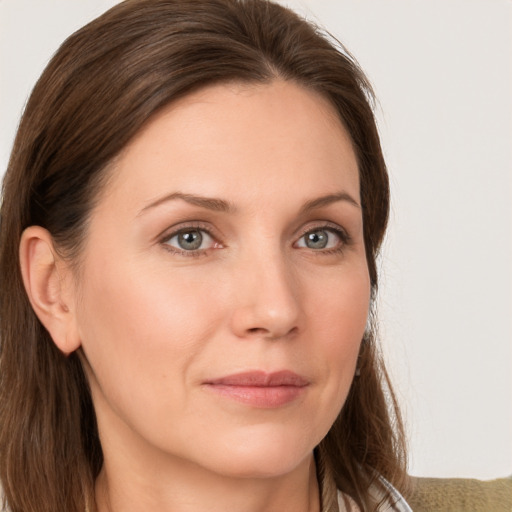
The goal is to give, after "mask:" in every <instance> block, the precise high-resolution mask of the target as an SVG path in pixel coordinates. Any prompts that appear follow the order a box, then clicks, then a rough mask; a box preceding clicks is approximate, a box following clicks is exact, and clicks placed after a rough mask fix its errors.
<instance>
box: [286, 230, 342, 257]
mask: <svg viewBox="0 0 512 512" xmlns="http://www.w3.org/2000/svg"><path fill="white" fill-rule="evenodd" d="M344 242H345V237H344V235H343V233H342V232H341V231H339V230H336V229H333V228H327V227H322V228H317V229H312V230H310V231H308V232H307V233H305V234H304V235H302V236H301V237H300V238H299V240H298V241H297V243H296V247H303V248H307V249H313V250H316V251H319V250H325V249H337V248H341V247H342V246H343V243H344Z"/></svg>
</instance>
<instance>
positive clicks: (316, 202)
mask: <svg viewBox="0 0 512 512" xmlns="http://www.w3.org/2000/svg"><path fill="white" fill-rule="evenodd" d="M338 201H346V202H347V203H349V204H351V205H353V206H355V207H356V208H361V205H360V204H359V203H358V202H357V201H356V200H355V199H354V198H353V197H352V196H351V195H350V194H347V192H338V193H336V194H329V195H327V196H322V197H318V198H317V199H312V200H311V201H308V202H307V203H306V204H305V205H304V206H303V207H302V208H301V210H300V212H301V213H302V214H304V213H308V212H310V211H311V210H316V209H318V208H322V207H324V206H329V205H330V204H332V203H337V202H338Z"/></svg>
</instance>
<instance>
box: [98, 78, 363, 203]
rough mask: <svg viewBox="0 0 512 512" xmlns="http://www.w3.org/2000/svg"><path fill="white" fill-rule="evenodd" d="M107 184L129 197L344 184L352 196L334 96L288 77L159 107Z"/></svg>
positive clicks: (350, 157)
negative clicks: (333, 100) (290, 80)
mask: <svg viewBox="0 0 512 512" xmlns="http://www.w3.org/2000/svg"><path fill="white" fill-rule="evenodd" d="M109 181H110V182H109V184H108V185H107V186H106V189H107V190H105V192H106V194H107V195H108V196H110V197H111V198H112V195H117V196H119V195H124V200H125V203H126V204H138V205H139V206H143V203H144V202H151V201H152V200H154V199H155V198H156V197H157V196H158V195H160V194H162V193H163V192H166V191H168V192H173V191H180V192H185V193H197V194H202V195H205V196H211V197H214V196H215V197H218V196H224V195H227V196H233V195H234V196H238V197H239V198H240V199H241V200H242V199H243V197H244V196H247V198H248V199H250V198H251V197H252V196H253V195H254V194H259V195H260V197H261V198H263V196H264V195H265V193H266V192H271V191H280V192H281V193H282V194H283V195H282V198H283V200H285V199H286V198H287V197H289V196H290V195H291V194H293V193H295V194H296V195H297V196H311V195H315V194H317V193H318V194H324V193H326V192H327V193H328V192H330V191H332V190H330V189H339V188H343V189H348V191H350V192H351V193H352V194H353V195H354V196H355V197H356V198H357V199H358V198H359V176H358V166H357V161H356V156H355V154H354V151H353V148H352V143H351V140H350V137H349V135H348V133H347V131H346V130H345V128H344V127H343V125H342V123H341V121H340V119H339V116H338V114H337V112H336V110H335V109H334V107H333V106H332V105H331V103H330V102H329V101H328V100H327V99H326V98H324V97H323V96H321V95H320V94H319V93H316V92H313V91H311V90H308V89H305V88H303V87H300V86H298V85H296V84H294V83H291V82H284V81H275V82H271V83H269V84H257V85H255V84H222V85H215V86H210V87H207V88H204V89H202V90H199V91H197V92H195V93H193V94H190V95H188V96H186V97H184V98H182V99H180V100H178V101H176V102H175V103H173V104H171V105H170V106H168V107H167V108H165V109H164V110H163V111H161V112H159V113H158V114H157V115H156V116H155V117H154V118H153V119H151V121H150V122H148V123H147V125H146V126H145V127H144V128H143V129H142V130H141V131H140V132H139V133H138V135H137V136H136V137H135V138H134V139H133V140H132V141H131V142H130V143H129V144H128V146H127V147H126V148H125V149H124V150H123V151H122V153H121V154H120V155H119V157H118V158H117V159H116V162H115V165H114V166H113V168H112V175H111V180H109Z"/></svg>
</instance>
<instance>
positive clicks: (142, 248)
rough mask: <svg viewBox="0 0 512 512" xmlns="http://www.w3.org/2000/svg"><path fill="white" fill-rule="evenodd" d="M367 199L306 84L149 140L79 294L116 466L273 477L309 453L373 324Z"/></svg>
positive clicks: (222, 109) (286, 86) (101, 210)
mask: <svg viewBox="0 0 512 512" xmlns="http://www.w3.org/2000/svg"><path fill="white" fill-rule="evenodd" d="M359 204H360V197H359V179H358V168H357V163H356V158H355V155H354V151H353V149H352V147H351V142H350V140H349V136H348V135H347V132H346V130H345V129H344V128H343V127H342V125H341V123H340V122H339V121H338V119H337V117H336V113H335V112H334V110H333V108H332V107H331V106H330V105H329V104H328V102H327V101H326V100H324V99H323V98H322V97H320V96H318V95H316V94H315V93H312V92H310V91H307V90H304V89H302V88H300V87H298V86H297V85H294V84H292V83H286V82H281V81H276V82H273V83H271V84H267V85H219V86H214V87H209V88H206V89H204V90H201V91H200V92H197V93H194V94H192V95H189V96H188V97H186V98H184V99H182V100H180V101H178V102H177V103H174V104H173V105H171V106H170V107H168V108H167V109H166V110H165V111H164V112H162V113H160V114H159V115H158V116H157V117H156V118H155V119H153V120H152V121H151V122H150V123H149V124H148V125H147V126H146V127H145V128H144V129H143V130H142V131H141V132H140V133H139V134H138V136H137V137H136V138H135V139H134V140H133V141H132V142H131V143H130V144H129V145H128V146H127V147H126V149H125V150H124V151H123V153H122V154H121V156H120V158H119V159H118V160H117V161H116V163H115V165H114V166H113V168H112V170H111V179H110V181H109V182H108V184H107V185H106V187H105V189H104V190H103V191H102V192H101V194H100V197H99V200H98V203H97V205H96V206H95V208H94V210H93V212H92V217H91V222H90V225H89V231H88V238H87V241H86V246H85V250H84V254H83V265H82V268H81V274H80V276H81V278H80V285H79V289H78V290H77V304H78V309H77V313H76V324H77V332H78V336H79V338H80V343H81V345H82V347H83V350H84V353H85V357H86V359H87V364H86V370H87V374H88V377H89V380H90V383H91V389H92V394H93V400H94V404H95V408H96V412H97V416H98V424H99V429H100V436H101V439H102V443H103V448H104V451H105V459H106V461H108V458H109V454H111V453H112V454H113V453H117V454H118V455H119V454H120V453H122V454H123V455H122V456H123V457H124V458H125V459H126V461H127V463H128V462H130V461H133V460H135V459H136V460H137V461H138V462H139V463H140V462H141V461H144V460H145V461H155V460H161V461H164V460H165V461H167V462H169V463H172V462H173V461H174V462H177V461H180V463H183V462H184V461H188V462H192V463H194V464H196V465H198V467H201V468H204V469H206V470H209V471H213V472H215V473H218V474H223V475H242V476H271V475H278V474H283V473H286V472H287V471H291V470H292V469H293V468H295V467H297V466H298V464H300V462H301V461H304V460H306V458H307V457H308V455H310V454H311V450H312V449H313V448H314V447H315V445H317V444H318V443H319V441H320V440H321V439H322V438H323V437H324V436H325V434H326V433H327V431H328V430H329V428H330V426H331V425H332V423H333V421H334V420H335V418H336V416H337V414H338V413H339V411H340V409H341V407H342V405H343V403H344V401H345V398H346V396H347V393H348V390H349V387H350V384H351V382H352V379H353V375H354V370H355V365H356V360H357V355H358V350H359V345H360V341H361V338H362V336H363V332H364V329H365V325H366V320H367V314H368V305H369V296H370V284H369V277H368V271H367V265H366V257H365V249H364V243H363V224H362V215H361V208H360V206H359Z"/></svg>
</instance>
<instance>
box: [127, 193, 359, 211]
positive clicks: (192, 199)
mask: <svg viewBox="0 0 512 512" xmlns="http://www.w3.org/2000/svg"><path fill="white" fill-rule="evenodd" d="M176 199H181V200H183V201H186V202H187V203H190V204H193V205H194V206H199V207H201V208H206V209H207V210H212V211H215V212H222V213H233V212H235V211H236V208H235V206H234V205H233V204H232V203H230V202H229V201H225V200H224V199H218V198H215V197H203V196H197V195H194V194H185V193H183V192H173V193H171V194H167V195H165V196H163V197H161V198H159V199H157V200H156V201H154V202H152V203H150V204H148V205H147V206H145V207H144V208H142V210H141V211H140V212H139V213H138V214H137V216H139V215H142V214H143V213H145V212H146V211H147V210H150V209H152V208H155V207H157V206H160V205H161V204H163V203H167V202H168V201H175V200H176ZM338 201H346V202H347V203H349V204H351V205H353V206H355V207H357V208H361V206H360V205H359V203H358V202H357V201H356V200H355V199H354V198H353V197H352V196H351V195H350V194H348V193H346V192H339V193H336V194H329V195H326V196H322V197H318V198H315V199H311V200H310V201H308V202H307V203H305V204H304V205H303V206H302V208H301V210H300V213H301V214H305V213H308V212H310V211H311V210H316V209H318V208H322V207H324V206H329V205H330V204H332V203H336V202H338Z"/></svg>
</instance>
